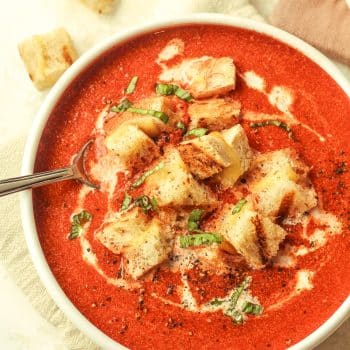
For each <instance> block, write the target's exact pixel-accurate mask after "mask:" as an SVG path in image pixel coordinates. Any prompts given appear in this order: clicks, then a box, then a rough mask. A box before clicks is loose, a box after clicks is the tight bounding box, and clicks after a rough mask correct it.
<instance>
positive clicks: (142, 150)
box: [104, 124, 159, 167]
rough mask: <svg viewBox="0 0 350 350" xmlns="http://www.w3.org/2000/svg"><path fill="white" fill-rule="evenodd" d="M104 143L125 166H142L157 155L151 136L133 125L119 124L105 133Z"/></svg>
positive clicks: (157, 150)
mask: <svg viewBox="0 0 350 350" xmlns="http://www.w3.org/2000/svg"><path fill="white" fill-rule="evenodd" d="M104 143H105V145H106V147H107V149H108V150H109V151H111V152H113V154H115V155H116V156H117V157H119V159H120V160H121V161H122V163H123V164H124V165H125V166H126V167H139V166H144V164H145V163H147V162H150V161H151V160H153V159H154V158H155V157H157V156H158V155H159V149H158V147H157V146H156V144H155V143H154V142H153V140H152V139H151V138H149V137H148V136H147V135H146V134H145V133H144V132H143V131H141V130H140V129H139V128H138V127H136V126H135V125H128V124H126V125H121V126H119V127H118V128H116V129H114V130H113V131H111V132H110V133H109V134H107V136H106V138H105V140H104Z"/></svg>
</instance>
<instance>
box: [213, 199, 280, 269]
mask: <svg viewBox="0 0 350 350" xmlns="http://www.w3.org/2000/svg"><path fill="white" fill-rule="evenodd" d="M233 208H234V206H232V205H227V206H226V207H225V208H224V209H223V211H222V212H221V215H220V217H219V218H218V219H217V222H216V224H215V230H216V231H215V232H217V233H219V234H221V235H222V236H223V237H224V238H225V239H226V240H227V241H228V242H229V243H230V244H231V245H232V246H233V247H234V248H235V250H236V251H237V253H238V254H240V255H242V256H243V257H244V259H245V260H246V262H247V263H248V264H249V265H250V266H251V267H252V268H258V269H259V268H262V267H264V266H265V264H266V263H267V261H268V260H269V259H271V258H273V257H274V256H275V255H276V254H277V252H278V249H279V245H280V243H281V242H282V241H283V240H284V238H285V236H286V232H285V231H284V230H283V228H282V227H280V226H278V225H276V224H274V223H273V222H272V221H271V220H270V219H268V218H264V217H263V216H262V215H260V214H259V213H258V212H256V211H255V210H254V209H253V207H252V205H251V204H250V203H249V202H248V203H246V204H245V205H244V206H243V208H242V209H241V210H240V211H239V212H238V213H235V214H234V213H233V212H232V211H233ZM223 248H224V249H225V246H223ZM225 250H226V249H225Z"/></svg>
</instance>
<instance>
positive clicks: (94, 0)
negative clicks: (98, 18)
mask: <svg viewBox="0 0 350 350" xmlns="http://www.w3.org/2000/svg"><path fill="white" fill-rule="evenodd" d="M80 1H81V2H82V3H83V4H85V5H86V6H87V7H89V8H90V9H92V10H94V11H96V12H98V13H109V12H111V11H112V9H113V3H114V0H80Z"/></svg>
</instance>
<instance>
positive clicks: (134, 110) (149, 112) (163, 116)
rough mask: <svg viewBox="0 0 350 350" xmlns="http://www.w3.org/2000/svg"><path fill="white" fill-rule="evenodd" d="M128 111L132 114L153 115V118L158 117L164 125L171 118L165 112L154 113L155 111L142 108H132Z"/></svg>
mask: <svg viewBox="0 0 350 350" xmlns="http://www.w3.org/2000/svg"><path fill="white" fill-rule="evenodd" d="M128 111H129V112H132V113H138V114H143V115H151V116H152V117H156V118H158V119H160V120H161V121H162V122H164V123H167V122H168V120H169V117H168V116H167V115H166V114H165V113H164V112H160V111H154V110H153V109H142V108H134V107H130V108H128Z"/></svg>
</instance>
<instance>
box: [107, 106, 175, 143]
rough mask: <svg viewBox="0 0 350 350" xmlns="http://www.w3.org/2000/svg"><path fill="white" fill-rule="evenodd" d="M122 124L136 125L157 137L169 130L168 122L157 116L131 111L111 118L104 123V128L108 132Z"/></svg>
mask: <svg viewBox="0 0 350 350" xmlns="http://www.w3.org/2000/svg"><path fill="white" fill-rule="evenodd" d="M121 125H135V126H136V127H137V128H139V129H140V130H141V131H143V132H144V133H145V134H146V135H147V136H149V137H151V138H154V137H157V136H159V135H160V134H161V132H163V131H167V130H169V127H168V126H167V124H165V123H164V122H162V121H161V120H160V119H158V118H156V117H152V116H150V115H141V114H136V113H130V112H123V113H120V114H118V115H116V116H115V117H113V118H111V119H109V120H108V121H107V122H106V124H105V125H104V130H105V131H106V132H107V133H111V132H113V130H115V129H117V128H118V127H120V126H121Z"/></svg>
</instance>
